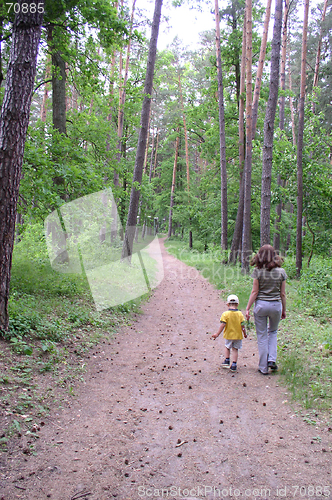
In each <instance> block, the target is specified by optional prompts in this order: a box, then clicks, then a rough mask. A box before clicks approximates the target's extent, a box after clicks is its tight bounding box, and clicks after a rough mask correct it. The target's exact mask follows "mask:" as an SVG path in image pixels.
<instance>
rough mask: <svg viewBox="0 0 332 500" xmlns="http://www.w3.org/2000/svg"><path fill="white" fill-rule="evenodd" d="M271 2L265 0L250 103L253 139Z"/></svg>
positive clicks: (270, 0)
mask: <svg viewBox="0 0 332 500" xmlns="http://www.w3.org/2000/svg"><path fill="white" fill-rule="evenodd" d="M271 2H272V0H267V5H266V11H265V21H264V28H263V36H262V42H261V48H260V53H259V60H258V67H257V74H256V83H255V90H254V100H253V105H252V108H253V109H252V138H253V139H255V135H256V125H257V117H258V103H259V94H260V91H261V85H262V75H263V69H264V61H265V56H266V43H267V36H268V32H269V24H270V17H271Z"/></svg>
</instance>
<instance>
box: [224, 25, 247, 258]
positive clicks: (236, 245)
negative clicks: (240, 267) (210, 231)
mask: <svg viewBox="0 0 332 500" xmlns="http://www.w3.org/2000/svg"><path fill="white" fill-rule="evenodd" d="M245 71H246V17H245V16H244V23H243V33H242V56H241V78H240V101H239V170H240V183H239V205H238V209H237V214H236V221H235V227H234V232H233V239H232V244H231V251H230V254H229V260H228V263H229V264H235V262H236V261H237V259H238V257H239V255H240V251H241V240H242V227H243V205H244V193H243V187H244V183H243V181H244V176H243V169H244V159H245V155H244V153H245V149H244V92H245V86H246V78H245Z"/></svg>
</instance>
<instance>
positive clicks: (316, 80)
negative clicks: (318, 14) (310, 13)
mask: <svg viewBox="0 0 332 500" xmlns="http://www.w3.org/2000/svg"><path fill="white" fill-rule="evenodd" d="M327 2H328V0H325V2H324V7H323V13H322V19H321V25H320V33H319V40H318V47H317V54H316V63H315V73H314V82H313V88H314V91H315V87H317V86H318V74H319V64H320V53H321V49H322V39H323V23H324V21H325V15H326V9H327ZM312 111H313V113H314V112H315V102H313V103H312Z"/></svg>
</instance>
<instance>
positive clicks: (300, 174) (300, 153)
mask: <svg viewBox="0 0 332 500" xmlns="http://www.w3.org/2000/svg"><path fill="white" fill-rule="evenodd" d="M308 17H309V0H305V4H304V20H303V36H302V56H301V86H300V100H299V129H298V139H297V161H296V163H297V216H296V274H297V277H298V278H299V277H300V274H301V269H302V216H303V165H302V157H303V132H304V99H305V83H306V58H307V37H308Z"/></svg>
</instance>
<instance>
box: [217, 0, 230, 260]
mask: <svg viewBox="0 0 332 500" xmlns="http://www.w3.org/2000/svg"><path fill="white" fill-rule="evenodd" d="M215 17H216V52H217V72H218V104H219V144H220V175H221V249H222V250H227V222H228V221H227V170H226V134H225V112H224V90H223V77H222V67H221V51H220V19H219V4H218V0H215Z"/></svg>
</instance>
